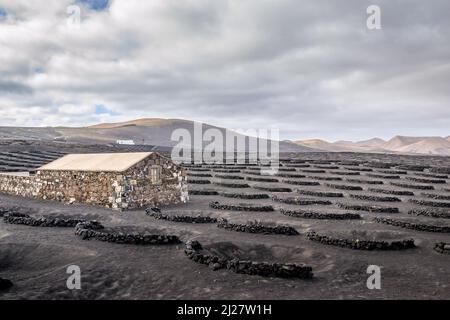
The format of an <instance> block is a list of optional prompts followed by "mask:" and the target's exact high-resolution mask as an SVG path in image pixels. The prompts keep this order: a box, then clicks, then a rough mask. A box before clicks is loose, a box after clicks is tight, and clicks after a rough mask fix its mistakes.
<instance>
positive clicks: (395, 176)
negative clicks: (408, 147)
mask: <svg viewBox="0 0 450 320" xmlns="http://www.w3.org/2000/svg"><path fill="white" fill-rule="evenodd" d="M366 176H367V177H371V178H378V179H394V180H396V179H400V176H397V175H393V174H377V173H367V174H366Z"/></svg>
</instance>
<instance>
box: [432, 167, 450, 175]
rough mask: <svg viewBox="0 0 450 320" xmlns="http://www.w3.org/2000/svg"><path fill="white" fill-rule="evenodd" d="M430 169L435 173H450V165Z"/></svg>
mask: <svg viewBox="0 0 450 320" xmlns="http://www.w3.org/2000/svg"><path fill="white" fill-rule="evenodd" d="M429 171H430V172H433V173H444V174H450V167H433V168H430V169H429Z"/></svg>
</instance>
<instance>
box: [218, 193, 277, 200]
mask: <svg viewBox="0 0 450 320" xmlns="http://www.w3.org/2000/svg"><path fill="white" fill-rule="evenodd" d="M220 195H221V196H222V197H225V198H235V199H269V198H270V196H269V195H268V194H267V193H233V192H221V193H220Z"/></svg>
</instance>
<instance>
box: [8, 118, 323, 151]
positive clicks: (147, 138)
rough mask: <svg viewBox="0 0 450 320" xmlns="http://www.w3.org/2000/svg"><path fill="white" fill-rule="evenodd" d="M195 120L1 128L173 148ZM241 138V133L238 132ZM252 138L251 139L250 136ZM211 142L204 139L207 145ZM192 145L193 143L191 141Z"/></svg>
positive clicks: (284, 147)
mask: <svg viewBox="0 0 450 320" xmlns="http://www.w3.org/2000/svg"><path fill="white" fill-rule="evenodd" d="M194 124H195V122H194V121H189V120H183V119H160V118H144V119H136V120H132V121H126V122H118V123H101V124H96V125H92V126H87V127H0V140H6V139H8V140H13V139H14V140H39V141H59V142H73V143H89V144H114V143H116V141H117V140H133V141H134V143H135V144H140V145H154V146H161V147H173V146H175V145H177V143H178V142H177V141H173V140H172V139H171V137H172V133H173V132H174V131H175V130H176V129H184V130H187V131H188V132H189V133H190V134H191V137H192V136H194ZM208 129H216V130H219V131H220V132H221V133H222V134H223V136H224V137H225V136H226V135H225V132H226V129H225V128H220V127H216V126H212V125H209V124H202V130H203V132H205V131H206V130H208ZM235 134H236V135H237V136H239V137H243V135H241V134H237V133H235ZM246 139H247V141H248V138H246ZM207 144H209V142H204V143H203V145H204V146H205V145H207ZM189 145H190V143H189ZM279 146H280V151H281V152H308V151H318V150H316V149H313V148H310V147H306V146H301V145H297V144H295V143H292V142H290V141H280V144H279Z"/></svg>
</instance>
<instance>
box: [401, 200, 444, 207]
mask: <svg viewBox="0 0 450 320" xmlns="http://www.w3.org/2000/svg"><path fill="white" fill-rule="evenodd" d="M409 202H411V203H415V204H418V205H421V206H428V207H435V208H450V202H440V201H430V200H418V199H409Z"/></svg>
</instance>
